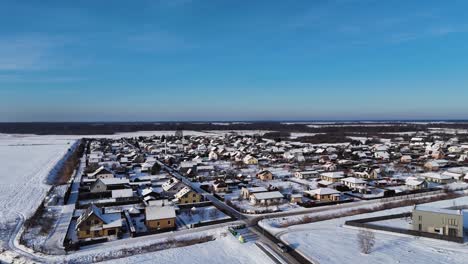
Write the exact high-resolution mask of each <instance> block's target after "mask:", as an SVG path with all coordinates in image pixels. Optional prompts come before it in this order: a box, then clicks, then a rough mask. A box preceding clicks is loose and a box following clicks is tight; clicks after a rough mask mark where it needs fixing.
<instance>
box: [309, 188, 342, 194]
mask: <svg viewBox="0 0 468 264" xmlns="http://www.w3.org/2000/svg"><path fill="white" fill-rule="evenodd" d="M307 192H308V193H309V194H312V195H330V194H339V193H341V192H340V191H337V190H335V189H331V188H319V189H315V190H311V191H307Z"/></svg>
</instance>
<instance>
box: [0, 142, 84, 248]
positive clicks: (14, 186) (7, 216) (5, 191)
mask: <svg viewBox="0 0 468 264" xmlns="http://www.w3.org/2000/svg"><path fill="white" fill-rule="evenodd" d="M75 141H76V140H74V139H64V138H61V139H55V138H53V137H45V138H44V137H41V136H10V135H5V134H0V159H1V160H3V161H4V162H3V163H2V166H0V204H1V209H0V224H5V223H12V222H14V221H15V220H16V219H17V217H18V215H23V216H24V217H25V218H28V217H29V216H30V215H31V214H33V213H34V211H35V210H36V208H37V207H38V206H39V204H40V203H41V202H42V200H43V199H44V197H45V195H46V193H47V191H48V190H49V188H50V185H47V184H46V183H45V180H46V178H47V177H48V176H49V175H50V174H51V173H54V171H53V169H54V167H55V165H56V164H57V163H58V162H59V161H60V160H61V159H62V158H63V156H64V155H65V154H66V153H67V151H68V149H69V148H71V147H72V145H73V144H74V143H75ZM0 239H1V240H4V239H5V237H0Z"/></svg>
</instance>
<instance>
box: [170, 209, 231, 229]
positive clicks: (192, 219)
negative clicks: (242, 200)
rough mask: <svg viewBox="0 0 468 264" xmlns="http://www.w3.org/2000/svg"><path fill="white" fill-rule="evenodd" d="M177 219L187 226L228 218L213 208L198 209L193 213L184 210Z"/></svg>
mask: <svg viewBox="0 0 468 264" xmlns="http://www.w3.org/2000/svg"><path fill="white" fill-rule="evenodd" d="M177 217H178V218H179V219H180V220H182V222H183V223H184V224H185V225H187V226H190V225H192V224H197V223H206V222H213V221H217V220H223V219H229V218H230V217H229V216H227V215H225V214H224V213H223V212H221V211H219V210H218V209H217V208H216V207H214V206H206V207H198V208H196V210H195V211H192V210H186V211H183V212H181V213H180V214H179V215H178V216H177Z"/></svg>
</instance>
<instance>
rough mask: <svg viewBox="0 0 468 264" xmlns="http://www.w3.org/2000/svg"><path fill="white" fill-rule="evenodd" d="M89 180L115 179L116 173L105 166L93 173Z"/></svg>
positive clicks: (90, 174)
mask: <svg viewBox="0 0 468 264" xmlns="http://www.w3.org/2000/svg"><path fill="white" fill-rule="evenodd" d="M88 178H90V179H106V178H114V173H113V172H112V171H111V170H109V169H107V168H105V167H104V166H101V167H99V168H98V169H97V170H96V171H94V172H93V173H89V174H88Z"/></svg>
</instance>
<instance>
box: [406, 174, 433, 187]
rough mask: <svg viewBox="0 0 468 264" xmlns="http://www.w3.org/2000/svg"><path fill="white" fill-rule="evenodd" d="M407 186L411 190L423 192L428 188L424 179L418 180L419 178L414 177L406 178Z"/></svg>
mask: <svg viewBox="0 0 468 264" xmlns="http://www.w3.org/2000/svg"><path fill="white" fill-rule="evenodd" d="M405 185H406V186H407V187H408V188H409V189H410V190H422V189H426V188H427V187H428V183H427V181H426V180H425V179H424V178H418V177H412V176H410V177H408V178H406V180H405Z"/></svg>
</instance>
